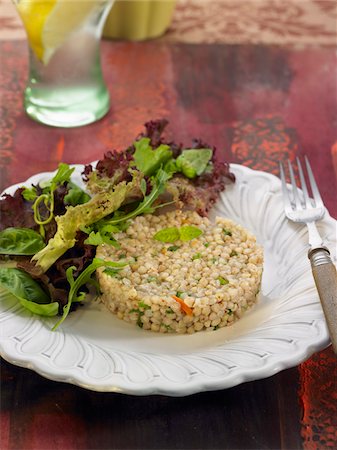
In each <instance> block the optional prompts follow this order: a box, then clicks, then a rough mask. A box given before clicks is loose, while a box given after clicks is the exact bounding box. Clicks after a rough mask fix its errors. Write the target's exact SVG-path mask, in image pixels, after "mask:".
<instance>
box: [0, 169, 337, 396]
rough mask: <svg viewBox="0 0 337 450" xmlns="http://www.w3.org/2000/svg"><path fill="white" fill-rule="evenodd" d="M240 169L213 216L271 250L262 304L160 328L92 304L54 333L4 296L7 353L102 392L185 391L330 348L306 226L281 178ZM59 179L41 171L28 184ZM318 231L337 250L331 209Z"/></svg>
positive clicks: (1, 314) (277, 367) (47, 322)
mask: <svg viewBox="0 0 337 450" xmlns="http://www.w3.org/2000/svg"><path fill="white" fill-rule="evenodd" d="M75 167H76V169H75V172H74V174H75V178H74V180H75V182H80V179H81V177H80V173H81V171H82V170H83V166H75ZM231 168H232V170H233V171H234V173H235V175H236V177H237V182H236V183H235V184H234V185H231V186H229V187H227V189H226V191H225V192H224V193H223V195H222V196H221V198H220V200H219V202H218V203H217V205H216V207H215V208H214V210H213V211H212V216H215V215H221V216H226V217H229V218H231V219H233V220H235V221H236V222H238V223H240V224H242V225H244V226H245V227H246V228H248V229H249V230H251V231H252V232H253V233H254V234H255V235H256V236H257V239H258V241H259V242H260V243H262V244H263V246H264V250H265V267H264V273H263V280H262V289H261V296H260V300H259V303H258V304H257V305H256V306H255V307H254V308H253V309H251V310H250V311H249V312H247V313H246V314H245V315H244V316H243V317H242V319H240V320H239V321H238V322H236V323H235V324H234V325H232V326H231V327H228V328H222V329H219V330H217V331H211V332H200V333H196V334H193V335H171V334H157V333H153V332H149V331H145V330H142V329H140V328H138V327H133V326H131V325H129V324H127V323H125V322H123V321H120V320H119V319H117V318H116V317H115V316H113V315H112V314H110V313H108V312H106V310H105V309H104V307H103V306H102V305H99V304H97V303H93V304H91V305H90V306H87V307H84V308H81V310H79V311H76V312H75V313H72V314H70V316H69V317H68V318H67V320H66V321H65V322H64V323H63V325H62V327H60V329H58V330H57V331H56V332H52V331H50V329H51V327H52V325H53V323H54V322H55V319H44V318H40V317H37V316H34V315H32V314H30V313H29V312H27V311H26V310H24V309H23V308H22V307H21V306H20V305H18V303H17V302H16V301H15V300H14V299H13V298H11V297H9V296H5V295H2V298H1V299H0V300H1V301H0V330H1V331H0V349H1V355H2V356H3V357H4V358H5V359H6V360H7V361H9V362H11V363H13V364H16V365H18V366H22V367H27V368H29V369H32V370H34V371H36V372H38V373H39V374H41V375H43V376H45V377H47V378H50V379H52V380H56V381H62V382H67V383H72V384H75V385H79V386H82V387H84V388H87V389H92V390H94V391H106V392H123V393H126V394H134V395H148V394H165V395H171V396H182V395H188V394H193V393H196V392H201V391H207V390H217V389H225V388H229V387H232V386H235V385H238V384H240V383H242V382H245V381H249V380H257V379H261V378H265V377H269V376H271V375H273V374H275V373H277V372H279V371H281V370H282V369H285V368H288V367H292V366H295V365H297V364H299V363H300V362H302V361H304V360H305V359H307V358H308V357H309V356H310V355H311V354H313V353H314V352H315V351H317V350H320V349H322V348H324V347H325V346H327V345H328V343H329V338H328V332H327V328H326V325H325V321H324V316H323V313H322V309H321V306H320V302H319V299H318V295H317V292H316V289H315V285H314V282H313V278H312V275H311V270H310V264H309V260H308V258H307V251H308V243H307V242H308V241H307V232H306V228H305V227H303V226H302V225H299V224H294V223H291V222H289V221H287V220H286V219H285V217H284V213H283V204H282V196H281V189H280V188H281V186H280V181H279V179H278V178H276V177H275V176H273V175H270V174H268V173H265V172H257V171H253V170H251V169H248V168H246V167H243V166H239V165H235V164H232V165H231ZM50 176H51V174H48V173H43V174H38V175H36V176H34V177H32V178H30V179H29V180H27V181H26V182H25V183H24V184H25V185H26V186H27V185H31V184H32V183H37V182H38V181H40V180H41V179H48V178H49V177H50ZM22 184H23V183H20V185H22ZM18 186H19V185H16V186H12V187H11V188H9V189H8V190H7V191H6V192H8V193H13V192H14V191H15V189H16V188H17V187H18ZM318 227H319V231H320V232H321V233H322V236H323V237H324V239H325V243H326V245H327V246H328V247H329V248H330V249H331V250H334V249H336V221H335V220H334V219H332V218H331V217H330V216H329V214H328V213H326V215H325V218H324V220H322V221H321V222H320V223H319V224H318ZM333 257H334V260H335V261H336V255H335V254H333Z"/></svg>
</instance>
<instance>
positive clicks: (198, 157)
mask: <svg viewBox="0 0 337 450" xmlns="http://www.w3.org/2000/svg"><path fill="white" fill-rule="evenodd" d="M212 154H213V152H212V150H211V149H210V148H199V149H185V150H183V151H182V153H181V154H180V155H179V156H178V158H177V159H176V161H175V163H176V167H177V169H178V170H179V171H180V172H181V173H182V174H183V175H185V176H186V177H187V178H195V177H196V176H198V175H201V174H202V173H203V172H204V171H205V170H206V168H207V165H208V163H209V162H210V160H211V158H212Z"/></svg>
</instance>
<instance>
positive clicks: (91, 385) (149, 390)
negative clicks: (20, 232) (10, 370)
mask: <svg viewBox="0 0 337 450" xmlns="http://www.w3.org/2000/svg"><path fill="white" fill-rule="evenodd" d="M95 163H96V162H93V163H91V164H92V165H95ZM70 166H71V167H74V168H75V169H76V170H78V171H80V170H81V169H83V167H84V165H82V164H71V165H70ZM230 166H231V169H232V170H233V171H234V173H235V171H236V170H237V171H242V172H243V173H244V172H246V173H247V174H249V175H250V176H260V175H261V176H263V177H266V178H269V179H270V181H272V182H273V184H275V185H276V186H278V187H279V186H280V180H279V179H278V177H276V176H275V175H273V174H270V173H268V172H264V171H260V170H259V171H258V170H254V169H251V168H249V167H246V166H242V165H238V164H231V165H230ZM53 173H55V171H50V172H42V173H38V174H35V175H33V176H31V177H29V178H28V179H27V180H26V181H23V182H20V183H16V184H14V185H12V186H10V187H8V188H7V189H5V191H4V192H3V193H2V194H1V195H3V194H4V193H8V192H9V193H13V192H14V191H15V190H16V189H17V188H18V187H21V186H22V185H30V184H32V183H34V182H37V181H38V180H41V179H46V178H49V177H50V176H51V175H52V174H53ZM324 221H327V222H331V223H332V222H334V223H335V222H336V221H335V219H333V218H332V217H331V216H330V214H329V213H328V211H327V212H326V215H325V218H324ZM316 319H317V321H318V323H319V324H320V325H321V328H322V330H321V335H320V338H319V339H318V340H317V341H316V342H309V344H308V345H306V346H300V347H299V348H297V351H296V352H294V353H292V354H291V355H286V356H285V357H284V359H282V358H281V359H277V360H276V361H273V360H271V359H272V358H269V360H268V362H267V363H266V364H265V365H264V366H262V367H258V368H257V369H256V368H253V369H250V370H245V368H238V369H237V370H236V371H234V372H232V373H230V374H229V376H227V377H226V378H222V379H218V378H216V379H211V380H210V379H208V380H206V379H205V380H200V379H192V381H189V382H188V383H185V384H184V385H179V383H171V384H169V383H168V382H167V381H162V380H157V381H156V382H155V383H151V384H149V385H148V386H139V385H136V386H135V387H132V386H131V383H130V382H129V381H128V380H126V381H125V382H121V380H118V382H117V383H116V382H115V381H114V374H113V375H112V377H111V382H109V383H107V382H106V381H105V382H102V383H100V382H97V381H96V382H94V381H93V380H91V382H90V380H88V379H87V378H88V377H87V376H80V375H77V374H76V373H74V371H73V372H72V371H71V370H66V369H63V370H55V368H53V367H51V366H50V365H49V364H46V362H41V360H38V358H37V357H34V356H28V357H23V356H22V355H20V354H18V353H15V351H13V349H11V348H10V347H11V342H8V344H9V345H7V341H8V340H9V338H8V339H5V341H4V342H3V343H2V342H1V339H2V338H0V350H1V356H2V357H3V358H4V359H5V360H6V361H8V362H9V363H11V364H14V365H16V366H19V367H23V368H27V369H30V370H33V371H35V372H36V373H38V374H39V375H41V376H43V377H45V378H47V379H50V380H53V381H58V382H65V383H69V384H73V385H76V386H80V387H82V388H85V389H89V390H93V391H97V392H116V393H124V394H129V395H168V396H177V397H178V396H185V395H191V394H194V393H198V392H204V391H211V390H219V389H227V388H230V387H234V386H237V385H239V384H241V383H244V382H248V381H254V380H259V379H263V378H267V377H270V376H272V375H275V374H277V373H279V372H280V371H282V370H285V369H287V368H290V367H294V366H296V365H298V364H300V363H301V362H303V361H304V360H306V359H307V358H308V357H310V356H311V355H312V354H313V353H314V352H316V351H319V350H322V349H324V348H325V347H327V346H328V345H329V342H330V341H329V336H328V332H327V329H326V326H325V322H324V319H323V317H322V316H320V317H318V318H314V319H313V320H316ZM199 378H200V377H199Z"/></svg>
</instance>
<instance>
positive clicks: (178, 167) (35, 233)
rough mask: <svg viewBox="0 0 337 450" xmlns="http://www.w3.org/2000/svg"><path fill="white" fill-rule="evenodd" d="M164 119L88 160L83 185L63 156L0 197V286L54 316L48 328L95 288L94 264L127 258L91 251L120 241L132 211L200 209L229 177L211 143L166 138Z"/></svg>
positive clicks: (110, 265) (110, 267)
mask: <svg viewBox="0 0 337 450" xmlns="http://www.w3.org/2000/svg"><path fill="white" fill-rule="evenodd" d="M166 125H167V121H166V120H157V121H150V122H148V123H146V124H145V131H144V132H143V133H141V134H140V135H139V136H138V137H137V138H136V139H135V140H134V142H133V143H132V144H131V145H130V146H129V147H128V148H127V149H125V150H124V151H116V150H114V151H108V152H107V153H106V154H105V155H104V157H103V159H101V160H100V161H98V162H97V164H96V166H95V167H93V166H92V165H86V166H85V167H84V170H83V173H82V177H83V181H84V182H85V186H86V188H85V190H82V189H81V188H80V187H79V186H77V185H76V184H74V183H73V181H72V179H71V176H72V173H73V171H74V168H72V167H70V166H69V165H68V164H65V163H61V164H60V165H59V167H58V170H57V171H56V173H55V175H54V176H53V177H52V179H51V180H50V181H48V182H41V183H38V184H37V185H33V186H22V187H20V188H19V189H17V190H16V192H15V193H14V194H13V195H9V194H4V195H3V196H2V198H1V199H0V218H1V222H0V288H2V289H3V290H5V291H8V292H10V293H11V294H12V295H14V296H15V297H16V298H17V299H18V301H19V302H20V303H21V304H22V306H24V307H25V308H27V309H28V310H30V311H31V312H33V313H35V314H39V315H43V316H59V317H58V319H57V321H56V323H55V326H54V327H53V329H54V330H55V329H56V328H57V327H58V326H59V325H60V324H61V323H62V322H63V320H64V319H65V318H66V317H67V315H68V314H69V312H70V311H72V310H75V309H76V308H77V306H78V305H81V304H83V302H84V300H85V299H86V298H87V297H88V295H87V294H88V292H89V290H90V286H93V287H94V288H95V289H96V290H97V291H98V292H99V286H98V284H97V281H96V278H95V271H96V269H97V268H99V267H105V268H106V271H107V273H109V275H111V276H114V275H115V274H117V273H118V271H119V270H120V269H121V268H122V267H125V265H126V264H128V262H127V261H125V260H120V261H115V262H113V261H103V260H101V259H99V258H97V257H95V254H96V247H97V246H98V245H100V244H109V245H113V246H116V247H118V245H119V244H118V241H117V240H116V238H115V235H116V233H118V232H120V231H123V230H125V229H126V228H127V227H128V224H129V223H130V221H131V220H132V219H134V218H135V217H136V216H138V215H140V214H149V213H151V214H152V213H155V212H156V211H160V208H163V207H164V206H167V205H173V206H174V207H176V208H181V209H182V208H188V209H193V210H196V211H197V212H199V214H200V215H206V214H207V212H208V210H209V209H210V208H211V206H212V205H213V204H214V202H215V201H216V200H217V198H218V195H219V193H220V192H221V191H222V190H224V188H225V184H226V183H227V182H234V181H235V177H234V175H233V174H232V173H231V172H230V169H229V165H228V163H226V162H220V161H219V160H217V158H216V149H215V148H214V147H213V148H212V147H210V146H208V145H207V144H205V143H203V142H202V141H200V140H194V141H193V143H192V145H191V147H186V148H185V147H183V146H182V145H178V144H176V143H174V142H167V141H165V139H164V137H163V131H164V129H165V127H166Z"/></svg>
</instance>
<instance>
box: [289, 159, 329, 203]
mask: <svg viewBox="0 0 337 450" xmlns="http://www.w3.org/2000/svg"><path fill="white" fill-rule="evenodd" d="M304 161H305V166H306V171H307V176H308V180H309V185H310V187H311V193H312V196H313V198H314V203H313V201H312V199H311V198H310V195H309V192H308V188H307V183H306V181H305V175H304V171H303V169H302V164H301V161H300V159H299V158H298V157H297V158H296V162H297V170H298V174H299V178H300V187H301V189H302V193H300V191H299V188H298V187H297V184H296V179H295V171H294V169H293V166H292V164H291V162H290V160H289V159H288V169H289V174H290V182H291V186H292V198H291V197H290V195H289V191H288V190H287V187H286V176H285V171H284V168H283V165H282V163H281V162H280V175H281V180H282V190H283V198H284V200H285V202H287V203H288V205H287V206H289V207H295V208H296V209H301V208H305V209H310V208H314V207H315V208H322V207H323V206H324V205H323V201H322V198H321V195H320V193H319V190H318V187H317V184H316V181H315V178H314V174H313V172H312V170H311V166H310V163H309V160H308V158H307V156H304Z"/></svg>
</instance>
